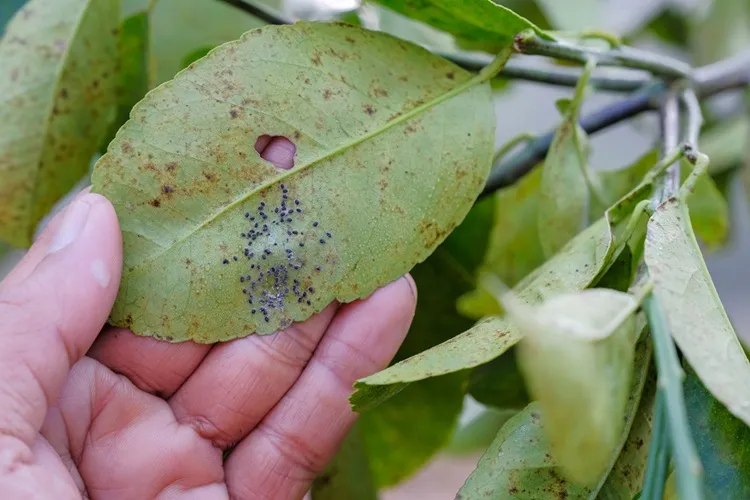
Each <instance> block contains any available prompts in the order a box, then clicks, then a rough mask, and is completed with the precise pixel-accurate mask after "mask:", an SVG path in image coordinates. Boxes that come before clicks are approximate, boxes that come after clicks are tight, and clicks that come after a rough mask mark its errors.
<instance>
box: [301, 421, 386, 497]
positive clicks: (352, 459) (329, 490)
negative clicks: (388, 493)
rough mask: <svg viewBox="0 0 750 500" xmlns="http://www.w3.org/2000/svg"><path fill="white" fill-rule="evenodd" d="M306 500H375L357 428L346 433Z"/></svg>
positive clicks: (376, 494) (376, 495) (360, 433)
mask: <svg viewBox="0 0 750 500" xmlns="http://www.w3.org/2000/svg"><path fill="white" fill-rule="evenodd" d="M310 496H311V498H312V500H349V499H352V500H353V499H357V500H377V498H378V492H377V488H375V485H374V483H373V482H372V476H371V474H370V467H369V463H368V461H367V454H366V453H365V447H364V441H363V433H362V429H361V426H360V424H355V425H354V427H353V428H352V430H351V431H349V435H347V436H346V439H345V440H344V442H343V443H342V444H341V447H340V448H339V451H338V453H337V454H336V457H335V458H334V459H333V460H332V461H331V463H329V464H328V466H327V467H326V469H325V470H324V471H323V473H322V474H321V475H320V476H318V477H317V478H316V479H315V481H313V484H312V489H311V491H310Z"/></svg>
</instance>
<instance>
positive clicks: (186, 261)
mask: <svg viewBox="0 0 750 500" xmlns="http://www.w3.org/2000/svg"><path fill="white" fill-rule="evenodd" d="M192 263H193V261H192V260H190V259H185V265H186V266H189V265H190V264H192Z"/></svg>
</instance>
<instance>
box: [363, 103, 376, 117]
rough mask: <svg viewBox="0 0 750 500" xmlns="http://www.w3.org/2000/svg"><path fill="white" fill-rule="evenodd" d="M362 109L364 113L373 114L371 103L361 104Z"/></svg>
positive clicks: (373, 109)
mask: <svg viewBox="0 0 750 500" xmlns="http://www.w3.org/2000/svg"><path fill="white" fill-rule="evenodd" d="M362 109H363V110H364V112H365V113H366V114H368V115H370V116H372V115H374V114H375V108H373V107H372V105H370V104H365V105H364V106H362Z"/></svg>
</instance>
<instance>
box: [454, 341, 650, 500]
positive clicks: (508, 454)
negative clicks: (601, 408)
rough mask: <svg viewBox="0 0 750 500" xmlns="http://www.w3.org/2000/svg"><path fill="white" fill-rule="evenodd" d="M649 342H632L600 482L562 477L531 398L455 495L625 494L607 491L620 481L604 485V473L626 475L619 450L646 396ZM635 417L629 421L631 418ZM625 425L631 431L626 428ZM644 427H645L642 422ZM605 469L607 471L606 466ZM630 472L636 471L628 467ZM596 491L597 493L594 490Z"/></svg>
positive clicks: (470, 498)
mask: <svg viewBox="0 0 750 500" xmlns="http://www.w3.org/2000/svg"><path fill="white" fill-rule="evenodd" d="M650 359H651V345H650V342H649V340H648V338H641V340H640V341H639V342H638V344H637V346H636V351H635V357H634V360H635V361H634V366H633V377H632V380H631V382H630V390H629V394H630V395H629V397H628V401H627V404H626V407H625V410H624V418H623V414H621V418H623V422H624V425H623V430H622V432H621V434H620V437H619V442H618V444H617V446H616V447H615V448H614V449H613V450H612V452H611V454H610V455H609V457H608V460H607V461H608V463H609V465H608V466H607V467H606V470H605V471H604V472H603V473H602V474H601V476H600V481H599V482H598V483H597V484H596V485H595V486H592V487H584V486H580V485H576V484H574V483H572V482H570V481H568V480H567V479H565V476H564V474H565V472H564V471H563V469H562V468H561V467H560V466H559V464H558V462H557V461H556V460H555V459H554V457H553V456H552V453H551V447H550V445H549V442H548V441H547V438H546V433H545V430H544V428H543V425H542V424H543V422H544V420H545V416H544V414H543V413H542V411H541V408H540V405H539V403H532V404H531V405H529V406H528V407H527V408H526V409H525V410H524V411H523V412H521V413H519V414H518V415H516V416H515V417H513V418H511V419H510V420H509V421H508V422H507V423H506V424H505V425H504V426H503V428H502V429H501V430H500V432H499V433H498V435H497V437H496V438H495V440H494V442H493V443H492V445H490V447H489V448H488V449H487V451H485V453H484V455H483V456H482V458H481V459H480V461H479V463H478V464H477V468H476V470H475V471H474V472H473V473H472V474H471V476H469V478H468V479H467V480H466V483H465V484H464V485H463V487H462V488H461V490H460V491H459V493H458V495H457V496H456V498H458V499H461V500H475V499H476V500H479V499H506V498H520V499H528V500H532V499H533V500H545V499H559V498H566V499H568V500H574V499H589V500H593V499H595V498H607V499H615V498H623V499H624V498H627V499H628V500H630V498H631V497H632V495H631V496H629V497H624V496H622V497H618V496H611V495H612V493H613V492H615V491H622V490H615V488H616V487H619V486H621V485H622V483H621V482H619V481H618V482H617V483H615V482H612V483H609V484H608V480H607V478H608V477H609V475H610V474H612V475H615V477H618V476H619V475H620V474H622V473H623V472H624V473H625V474H626V475H627V473H628V472H627V468H626V467H625V465H626V464H625V463H624V462H621V454H620V451H621V450H623V451H626V450H627V448H625V447H627V446H628V444H629V442H630V439H631V437H634V435H633V433H634V432H636V427H635V426H637V425H641V423H640V419H641V409H643V408H644V406H645V405H646V404H648V398H644V401H643V402H641V394H643V393H644V386H645V384H646V380H647V378H648V377H647V374H648V367H649V361H650ZM634 422H635V423H634ZM631 426H633V427H632V431H631ZM647 428H648V427H647ZM610 469H611V471H610ZM633 473H636V471H635V470H633ZM600 492H601V495H602V496H601V497H599V496H598V495H599V494H600Z"/></svg>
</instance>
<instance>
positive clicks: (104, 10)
mask: <svg viewBox="0 0 750 500" xmlns="http://www.w3.org/2000/svg"><path fill="white" fill-rule="evenodd" d="M119 12H120V5H119V2H118V0H32V1H31V2H29V3H28V4H26V6H25V7H24V8H23V9H21V10H20V11H19V12H18V14H17V15H16V16H15V17H14V18H13V20H12V21H11V23H10V24H9V25H8V26H7V30H6V33H5V36H4V37H3V39H2V41H0V68H2V71H0V239H3V240H5V241H6V242H8V243H10V244H11V245H13V246H18V247H25V246H28V245H29V244H30V243H31V236H32V235H33V233H34V229H35V228H36V224H37V222H38V221H39V220H40V219H41V218H42V217H43V216H44V215H46V214H47V212H48V211H49V210H50V208H52V206H53V205H54V203H55V202H56V201H57V200H59V199H60V198H61V197H62V196H63V195H64V194H65V193H67V192H68V191H69V190H70V189H71V188H72V187H73V186H74V185H75V183H76V182H78V181H79V180H80V179H81V177H83V175H84V174H85V173H86V172H87V171H88V169H89V163H90V161H91V158H92V157H93V155H94V153H95V152H96V150H97V147H98V146H99V143H100V141H101V139H102V137H103V135H104V132H105V131H106V128H107V126H108V125H109V123H110V121H111V119H112V114H113V111H114V108H113V101H114V89H113V84H114V79H115V70H116V68H115V60H116V57H117V55H116V51H117V23H118V19H119Z"/></svg>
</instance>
